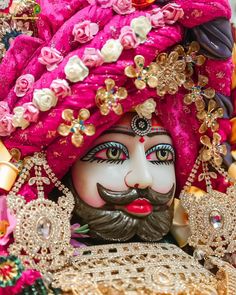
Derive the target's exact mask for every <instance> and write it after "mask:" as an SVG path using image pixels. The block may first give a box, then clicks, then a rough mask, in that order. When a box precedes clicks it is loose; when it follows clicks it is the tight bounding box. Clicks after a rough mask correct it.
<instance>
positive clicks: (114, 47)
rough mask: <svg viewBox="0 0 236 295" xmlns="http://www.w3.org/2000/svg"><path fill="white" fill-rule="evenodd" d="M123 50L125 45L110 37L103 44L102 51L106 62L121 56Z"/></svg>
mask: <svg viewBox="0 0 236 295" xmlns="http://www.w3.org/2000/svg"><path fill="white" fill-rule="evenodd" d="M122 50H123V46H122V45H121V43H120V41H119V40H118V39H117V40H115V39H109V40H107V42H106V43H105V44H104V45H103V47H102V50H101V53H102V56H103V58H104V61H105V62H114V61H117V59H118V58H119V57H120V55H121V53H122Z"/></svg>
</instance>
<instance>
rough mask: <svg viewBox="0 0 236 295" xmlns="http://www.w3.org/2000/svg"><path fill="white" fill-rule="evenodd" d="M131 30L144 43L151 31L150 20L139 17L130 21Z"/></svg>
mask: <svg viewBox="0 0 236 295" xmlns="http://www.w3.org/2000/svg"><path fill="white" fill-rule="evenodd" d="M130 26H131V28H132V29H133V30H134V32H135V34H136V36H137V37H138V38H139V39H140V42H141V43H144V42H145V41H146V39H147V34H148V33H149V32H150V31H151V29H152V25H151V22H150V20H149V19H148V18H147V17H145V16H139V17H137V18H134V19H132V21H131V25H130Z"/></svg>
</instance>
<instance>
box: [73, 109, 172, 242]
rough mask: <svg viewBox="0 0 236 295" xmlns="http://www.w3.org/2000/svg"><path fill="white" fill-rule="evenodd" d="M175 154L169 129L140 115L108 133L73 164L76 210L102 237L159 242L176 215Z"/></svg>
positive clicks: (127, 118) (124, 120)
mask: <svg viewBox="0 0 236 295" xmlns="http://www.w3.org/2000/svg"><path fill="white" fill-rule="evenodd" d="M174 158H175V153H174V149H173V146H172V140H171V138H170V136H169V135H168V133H167V131H166V130H165V129H164V128H163V127H162V126H160V124H158V122H157V120H156V118H153V119H152V120H147V119H140V118H139V117H138V116H137V115H136V114H134V113H129V114H126V115H124V116H123V117H122V118H121V120H120V121H119V122H118V123H117V124H116V125H114V126H113V127H111V128H110V129H108V130H107V131H105V132H104V133H103V134H102V135H101V136H100V137H99V138H98V139H97V140H96V141H95V142H94V144H93V146H91V149H90V150H89V152H88V153H87V154H86V155H85V156H84V157H83V158H82V159H80V160H78V161H77V162H76V163H75V165H74V166H73V168H72V182H73V187H74V192H75V195H76V214H77V215H78V216H79V218H80V220H81V219H82V222H83V223H87V224H88V225H89V228H90V234H91V236H93V237H96V238H102V239H105V240H112V241H126V240H129V239H131V238H132V237H133V236H135V235H136V236H138V237H140V238H141V239H143V240H145V241H158V240H160V239H161V238H162V237H163V236H164V235H166V234H167V233H168V232H169V230H170V227H171V223H172V218H173V206H172V203H173V202H172V201H173V197H174V193H175V186H176V182H175V169H174Z"/></svg>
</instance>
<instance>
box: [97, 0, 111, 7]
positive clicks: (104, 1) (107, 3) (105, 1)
mask: <svg viewBox="0 0 236 295" xmlns="http://www.w3.org/2000/svg"><path fill="white" fill-rule="evenodd" d="M114 1H115V0H97V3H98V4H99V5H100V6H101V7H102V8H108V7H111V6H112V5H113V3H114Z"/></svg>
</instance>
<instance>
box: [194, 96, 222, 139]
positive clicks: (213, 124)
mask: <svg viewBox="0 0 236 295" xmlns="http://www.w3.org/2000/svg"><path fill="white" fill-rule="evenodd" d="M223 115H224V110H223V109H222V108H218V107H217V103H216V102H215V101H214V100H212V99H211V100H210V101H209V104H208V110H207V111H204V110H202V111H200V112H198V113H197V118H198V119H199V120H200V121H203V123H202V125H201V126H200V128H199V132H200V133H205V132H206V131H207V129H208V128H211V131H212V132H215V131H217V130H218V129H219V123H218V122H217V119H218V118H222V117H223Z"/></svg>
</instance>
